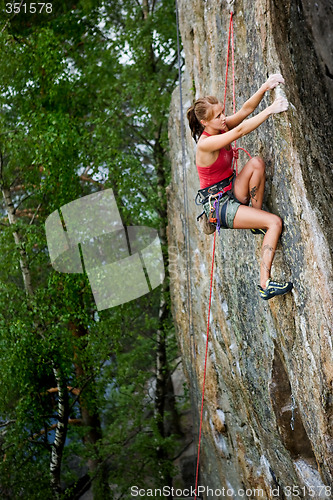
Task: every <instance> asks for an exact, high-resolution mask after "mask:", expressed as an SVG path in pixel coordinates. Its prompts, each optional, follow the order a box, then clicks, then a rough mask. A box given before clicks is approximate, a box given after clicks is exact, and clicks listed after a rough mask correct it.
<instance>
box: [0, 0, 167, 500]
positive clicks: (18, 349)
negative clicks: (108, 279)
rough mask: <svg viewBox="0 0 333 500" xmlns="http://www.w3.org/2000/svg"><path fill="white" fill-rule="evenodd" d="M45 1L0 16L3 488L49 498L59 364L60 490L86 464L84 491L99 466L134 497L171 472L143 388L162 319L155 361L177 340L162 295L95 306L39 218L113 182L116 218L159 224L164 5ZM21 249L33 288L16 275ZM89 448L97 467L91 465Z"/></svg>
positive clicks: (151, 372) (163, 161)
mask: <svg viewBox="0 0 333 500" xmlns="http://www.w3.org/2000/svg"><path fill="white" fill-rule="evenodd" d="M53 4H54V9H53V12H52V15H48V16H47V15H46V14H44V15H42V16H37V15H32V14H31V15H30V14H29V15H28V14H27V15H26V16H23V15H17V16H14V17H13V18H9V17H8V16H6V15H5V14H4V12H1V13H0V23H1V26H3V27H4V28H5V29H3V30H2V31H1V29H0V32H1V33H0V52H1V54H2V64H1V66H0V154H1V175H0V184H1V189H2V190H3V189H4V188H6V189H8V190H10V192H11V197H12V201H13V203H14V207H15V209H16V219H17V220H16V222H15V223H14V224H11V225H10V224H9V220H8V217H7V213H6V206H5V203H3V206H2V209H1V216H2V218H1V226H0V249H1V252H0V378H1V384H0V415H1V422H0V455H1V457H0V458H1V460H0V497H1V498H4V499H6V498H11V499H15V498H20V497H21V496H22V495H23V496H24V498H26V499H29V500H30V499H39V498H41V499H43V500H45V499H47V498H52V497H53V496H54V491H53V492H51V490H50V454H51V450H52V445H53V442H54V433H55V426H56V424H57V422H58V417H59V415H58V411H59V398H58V392H57V381H56V379H55V374H54V367H55V366H56V367H57V370H58V371H59V372H60V373H61V376H62V378H63V381H64V382H65V385H67V387H68V388H69V389H68V391H69V405H70V411H69V415H68V417H69V419H70V421H71V422H73V424H70V425H69V428H68V433H67V440H66V446H65V449H64V455H63V459H62V476H61V480H62V487H63V490H64V491H65V490H66V488H67V490H66V494H67V497H68V498H69V497H70V493H69V492H70V491H72V494H73V495H74V491H75V482H76V481H77V480H79V479H80V478H82V477H84V476H85V475H86V474H87V472H89V473H90V474H91V477H92V479H93V484H97V483H99V484H97V486H96V489H95V492H96V491H97V490H98V491H102V490H103V484H102V483H103V481H102V480H99V479H98V480H97V479H96V478H97V477H99V471H101V470H102V469H103V468H104V467H105V466H106V473H107V475H108V482H109V483H110V484H113V485H114V488H115V490H117V491H119V493H121V494H123V498H130V497H129V493H128V487H129V485H130V484H131V481H133V484H134V482H135V484H143V483H144V482H145V481H148V482H151V483H152V484H154V485H155V486H156V487H158V485H162V484H163V481H164V478H165V477H167V476H168V475H169V476H170V475H172V473H173V472H172V461H171V460H170V458H171V457H172V456H173V454H174V453H175V447H176V446H177V440H175V439H174V437H173V436H172V435H168V434H167V435H166V436H165V437H162V436H161V435H160V432H159V428H158V426H157V419H156V414H155V412H156V408H155V401H154V390H153V388H154V379H155V357H156V349H157V345H156V331H157V330H158V329H162V330H163V332H164V335H165V338H166V345H167V365H166V366H165V373H167V372H168V371H170V370H172V368H173V364H174V358H175V356H176V351H177V346H176V343H175V340H174V334H173V329H172V321H171V317H170V312H169V313H168V314H167V316H166V318H165V319H164V320H163V323H162V324H161V321H160V320H159V309H160V301H161V296H162V294H165V293H166V292H165V291H163V290H162V287H160V288H158V289H155V290H154V291H153V292H152V293H150V294H149V295H147V296H145V297H141V298H140V299H137V300H136V301H132V302H130V303H128V304H123V305H121V306H118V307H117V308H114V309H111V310H107V311H103V312H101V313H98V312H97V311H96V306H95V303H94V300H93V296H92V293H91V288H90V284H89V282H88V279H87V277H86V276H85V275H79V274H78V275H75V274H74V275H71V274H62V273H58V272H56V271H54V270H53V269H52V268H51V266H50V262H49V256H48V250H47V242H46V236H45V230H44V223H45V220H46V218H47V216H48V215H49V214H50V213H52V212H53V211H54V210H57V209H59V208H60V207H61V206H63V205H64V204H66V203H68V202H70V201H72V200H75V199H77V198H79V197H81V196H84V195H87V194H90V193H92V192H94V191H96V190H100V189H105V188H112V189H113V190H114V192H115V194H116V197H117V202H118V206H119V209H120V211H121V215H122V218H123V221H124V222H125V223H126V224H131V225H136V224H143V225H149V226H153V227H156V228H158V229H161V228H164V227H165V224H166V202H165V193H164V187H165V186H166V184H167V183H168V181H169V164H168V158H167V113H168V108H169V103H170V98H171V92H172V90H173V87H174V84H175V80H176V78H177V69H176V67H175V62H176V59H175V52H176V51H175V47H176V29H175V18H174V5H173V3H172V2H168V1H167V0H160V1H157V2H148V3H147V6H148V7H149V11H148V10H147V11H145V9H144V7H142V6H140V3H139V2H137V1H135V0H115V1H113V2H112V3H109V2H102V1H100V0H81V1H78V2H76V5H75V6H74V5H73V3H72V2H69V1H68V0H62V1H60V2H56V3H54V2H53ZM143 5H145V4H143ZM153 7H154V8H153ZM83 174H84V175H83ZM87 177H88V178H89V180H88V181H87ZM14 235H18V236H19V239H20V242H19V243H17V242H15V240H14ZM22 254H23V255H24V256H25V258H26V260H27V264H28V266H29V275H30V277H31V280H32V285H33V295H27V293H26V290H25V286H24V283H23V280H22ZM125 285H126V286H130V282H128V283H125ZM166 298H167V300H168V294H167V293H166ZM165 418H167V415H166V416H165ZM89 419H90V420H89ZM161 449H163V458H161V457H160V455H159V450H161ZM129 457H130V459H129ZM94 461H95V462H96V464H97V465H96V469H95V472H94V471H93V470H90V471H87V465H86V464H87V463H88V462H94ZM73 464H74V465H73ZM103 470H104V469H103ZM103 474H104V472H103ZM101 475H102V474H101ZM31 478H36V480H37V481H31ZM36 484H38V487H37V486H36ZM95 494H96V498H103V500H104V498H106V497H105V496H101V494H100V493H95Z"/></svg>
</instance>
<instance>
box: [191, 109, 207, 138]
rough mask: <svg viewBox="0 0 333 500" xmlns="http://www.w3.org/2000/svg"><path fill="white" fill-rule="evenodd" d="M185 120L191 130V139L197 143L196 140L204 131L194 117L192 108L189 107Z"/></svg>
mask: <svg viewBox="0 0 333 500" xmlns="http://www.w3.org/2000/svg"><path fill="white" fill-rule="evenodd" d="M187 119H188V122H189V126H190V129H191V133H192V137H193V139H194V140H195V142H198V139H199V137H200V136H201V134H202V132H203V130H204V126H203V125H202V124H201V123H200V122H199V120H198V118H197V117H196V114H195V111H194V106H191V107H190V108H189V109H188V110H187Z"/></svg>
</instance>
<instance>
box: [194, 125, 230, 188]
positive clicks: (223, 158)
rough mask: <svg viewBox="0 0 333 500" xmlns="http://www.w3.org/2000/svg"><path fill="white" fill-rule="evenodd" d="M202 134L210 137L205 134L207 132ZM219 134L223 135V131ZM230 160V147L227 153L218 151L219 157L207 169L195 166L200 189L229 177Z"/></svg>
mask: <svg viewBox="0 0 333 500" xmlns="http://www.w3.org/2000/svg"><path fill="white" fill-rule="evenodd" d="M202 133H203V134H204V135H207V136H208V137H210V134H207V132H202ZM221 133H224V131H222V132H221ZM232 159H233V151H232V148H231V147H230V150H229V151H227V150H226V149H225V148H222V149H220V151H219V155H218V157H217V159H216V160H215V161H214V163H212V164H211V165H209V166H208V167H199V165H197V169H198V174H199V180H200V189H204V188H206V187H208V186H211V185H212V184H216V183H217V182H220V181H223V179H227V178H228V177H230V175H231V174H232V173H233V170H232ZM230 188H231V186H230Z"/></svg>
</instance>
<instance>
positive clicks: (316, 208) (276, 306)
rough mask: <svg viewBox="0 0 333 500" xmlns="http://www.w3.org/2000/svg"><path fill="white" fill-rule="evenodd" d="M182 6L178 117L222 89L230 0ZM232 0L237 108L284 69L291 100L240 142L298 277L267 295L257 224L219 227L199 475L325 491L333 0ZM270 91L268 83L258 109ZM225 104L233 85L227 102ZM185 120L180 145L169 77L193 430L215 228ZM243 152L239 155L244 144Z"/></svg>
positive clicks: (290, 271)
mask: <svg viewBox="0 0 333 500" xmlns="http://www.w3.org/2000/svg"><path fill="white" fill-rule="evenodd" d="M178 7H179V17H180V31H181V37H182V41H183V46H184V55H185V66H186V69H185V73H184V78H183V82H182V89H183V92H182V96H183V112H184V116H185V114H186V110H187V108H188V107H189V106H190V104H191V103H192V102H193V100H194V99H195V98H197V97H199V96H201V95H207V94H213V95H217V96H219V97H220V98H221V100H223V94H224V75H225V63H226V52H227V39H228V26H229V13H230V2H228V1H226V0H205V1H204V0H179V5H178ZM233 9H234V16H233V20H234V31H235V65H236V78H235V81H236V102H237V105H236V106H237V109H239V108H240V106H241V105H242V103H243V102H244V101H245V100H246V99H247V98H248V97H250V95H252V94H253V93H254V92H255V91H256V90H257V89H258V88H259V87H260V85H261V84H262V83H264V81H265V80H266V78H267V76H268V74H271V73H277V72H280V73H282V74H283V76H284V78H285V80H286V85H285V86H284V87H283V90H282V92H284V93H285V95H286V96H287V98H288V100H289V102H290V107H289V110H288V112H287V113H284V114H283V115H276V116H274V117H271V118H270V119H269V120H268V121H266V122H265V123H264V124H263V125H261V126H260V127H259V129H257V130H256V131H254V132H252V133H251V134H250V135H249V136H246V137H245V138H243V139H242V140H240V141H238V144H237V145H238V146H242V147H245V148H246V149H247V150H248V151H250V152H251V154H252V156H254V155H256V154H259V155H261V156H262V157H263V158H264V160H265V162H266V174H267V181H266V187H265V199H264V204H265V206H266V208H267V209H268V210H269V211H271V212H273V213H276V214H278V215H280V216H281V217H282V219H283V220H284V231H283V235H282V237H281V240H280V243H279V246H278V250H277V254H276V257H275V260H274V265H273V273H272V275H273V276H274V277H275V278H276V279H288V280H291V281H293V283H294V289H293V291H292V293H289V294H287V295H286V296H284V297H276V298H274V299H272V300H270V301H268V302H264V301H262V300H261V299H260V298H259V295H258V292H257V289H256V284H257V283H258V282H259V266H260V249H261V243H262V237H261V236H254V235H252V233H251V232H250V231H248V230H221V233H220V235H217V236H216V251H215V265H214V283H213V292H212V293H213V296H212V308H211V318H210V319H211V321H210V332H209V346H208V359H207V376H206V377H207V378H206V389H205V403H204V412H203V436H202V444H201V454H200V481H199V484H200V485H204V486H206V488H208V487H209V488H211V489H212V490H213V491H214V490H217V491H218V489H221V490H222V488H225V493H224V496H225V497H226V498H244V497H245V498H258V497H259V498H266V499H269V498H281V499H283V498H288V497H291V498H306V499H307V498H309V499H310V498H318V499H319V498H330V497H331V494H330V490H329V487H330V486H332V477H333V440H332V427H333V411H332V400H333V392H332V379H333V363H332V324H333V321H332V319H333V303H332V246H333V237H332V236H333V235H332V233H333V226H332V215H333V214H332V207H333V203H332V193H333V178H332V163H330V158H332V157H333V155H332V153H333V151H332V149H333V141H332V131H333V126H332V108H333V97H332V90H333V80H332V78H333V77H332V75H333V63H332V47H333V43H332V34H331V33H330V31H329V30H330V29H331V27H332V19H333V16H332V4H331V3H330V2H328V1H325V0H317V1H316V2H315V3H314V2H311V1H310V0H279V1H277V0H271V1H270V0H243V1H242V0H236V1H235V2H234V6H233ZM230 80H231V78H230V73H229V81H230ZM279 91H280V92H281V90H279ZM279 91H278V92H279ZM273 94H274V93H273ZM273 97H274V95H269V93H268V94H267V95H266V96H265V98H264V100H263V101H262V103H261V104H260V105H259V108H258V111H259V110H260V109H263V107H264V106H267V105H268V104H269V103H270V102H271V101H270V100H271V99H272V98H273ZM231 112H232V94H231V89H230V88H229V90H228V95H227V107H226V113H227V114H230V113H231ZM184 127H185V155H182V134H181V120H180V94H179V89H177V90H176V91H175V93H174V95H173V100H172V105H171V113H170V126H169V137H170V155H171V160H172V181H171V184H170V186H169V188H168V210H169V212H168V213H169V227H168V237H169V246H170V248H169V258H170V263H169V271H170V277H171V289H172V306H173V314H174V321H175V325H176V330H177V335H178V339H179V345H180V348H181V353H182V357H183V366H184V370H185V373H186V376H187V379H188V383H189V387H190V392H191V401H192V407H193V411H194V414H195V421H196V429H195V433H196V432H197V428H198V420H199V413H200V404H201V396H202V383H203V374H204V358H205V343H206V323H207V312H208V299H209V281H210V269H211V261H212V247H213V238H214V236H213V235H212V236H206V235H204V234H202V233H200V230H199V227H198V225H197V222H196V216H197V215H198V214H199V213H200V211H201V210H200V208H201V207H197V206H195V204H194V198H195V195H196V192H197V189H198V188H199V180H198V176H197V172H196V168H195V143H194V141H193V140H192V138H191V135H190V130H189V128H188V125H187V120H186V118H185V119H184ZM183 156H184V161H183ZM240 156H241V160H240V164H241V165H242V164H244V163H245V161H246V156H245V155H244V156H243V154H242V153H241V152H240ZM184 166H185V167H186V168H185V169H184ZM240 168H241V166H240ZM193 481H194V478H193ZM324 486H327V488H326V490H325V488H324ZM288 487H291V492H292V493H291V494H290V489H288ZM293 487H294V490H292V488H293ZM255 488H256V489H257V492H256V491H255V490H254V489H255ZM227 489H229V492H228V494H227ZM246 489H248V492H247V493H246V494H243V491H244V492H245V490H246ZM231 490H233V492H232V491H231ZM259 493H260V494H261V496H259ZM214 495H215V496H214ZM219 496H223V495H219V494H218V493H217V492H216V491H214V493H213V494H212V493H211V492H210V495H209V494H207V490H206V492H205V493H204V494H203V497H204V498H206V497H207V498H208V497H209V498H217V497H219Z"/></svg>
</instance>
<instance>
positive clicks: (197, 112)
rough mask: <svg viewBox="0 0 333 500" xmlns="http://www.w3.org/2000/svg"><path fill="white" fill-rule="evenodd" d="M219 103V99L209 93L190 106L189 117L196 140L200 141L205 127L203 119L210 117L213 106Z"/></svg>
mask: <svg viewBox="0 0 333 500" xmlns="http://www.w3.org/2000/svg"><path fill="white" fill-rule="evenodd" d="M218 103H219V100H218V99H217V98H216V97H214V96H210V95H209V96H206V97H201V98H200V99H197V100H196V101H195V103H194V104H193V106H191V107H190V108H188V110H187V119H188V122H189V126H190V129H191V133H192V137H193V139H194V140H195V142H198V140H199V138H200V136H201V134H202V132H203V131H204V128H205V127H204V126H203V125H202V123H201V120H207V119H209V118H210V112H211V109H212V106H213V105H214V104H218Z"/></svg>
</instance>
